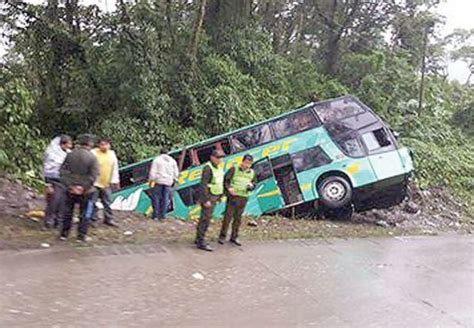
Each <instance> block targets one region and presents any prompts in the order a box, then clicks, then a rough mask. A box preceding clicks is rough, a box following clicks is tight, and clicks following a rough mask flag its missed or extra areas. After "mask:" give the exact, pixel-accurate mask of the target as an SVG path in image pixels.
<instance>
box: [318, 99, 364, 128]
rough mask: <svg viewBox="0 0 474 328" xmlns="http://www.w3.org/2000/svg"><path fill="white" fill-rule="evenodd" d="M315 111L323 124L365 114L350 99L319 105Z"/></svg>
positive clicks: (362, 109)
mask: <svg viewBox="0 0 474 328" xmlns="http://www.w3.org/2000/svg"><path fill="white" fill-rule="evenodd" d="M314 110H315V111H316V113H317V114H318V116H319V118H320V119H321V121H323V123H326V122H333V121H337V120H340V119H343V118H346V117H349V116H354V115H357V114H361V113H363V112H365V109H364V108H362V106H360V105H359V104H358V103H356V102H355V101H354V100H352V99H350V98H343V99H338V100H334V101H331V102H327V103H323V104H318V105H316V106H315V107H314Z"/></svg>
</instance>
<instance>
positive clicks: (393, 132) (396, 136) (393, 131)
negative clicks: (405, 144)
mask: <svg viewBox="0 0 474 328" xmlns="http://www.w3.org/2000/svg"><path fill="white" fill-rule="evenodd" d="M390 131H392V134H393V136H394V137H395V139H397V140H398V139H400V133H398V132H397V131H395V130H392V129H390Z"/></svg>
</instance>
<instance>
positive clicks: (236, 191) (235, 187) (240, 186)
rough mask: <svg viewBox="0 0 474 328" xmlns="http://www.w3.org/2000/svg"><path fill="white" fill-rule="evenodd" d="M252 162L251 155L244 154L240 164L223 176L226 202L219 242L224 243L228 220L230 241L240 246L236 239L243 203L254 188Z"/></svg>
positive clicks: (244, 203)
mask: <svg viewBox="0 0 474 328" xmlns="http://www.w3.org/2000/svg"><path fill="white" fill-rule="evenodd" d="M252 162H253V157H252V155H245V156H244V158H243V160H242V162H241V163H240V165H239V166H238V167H235V166H234V167H232V168H231V169H230V170H229V171H227V173H226V174H225V176H224V187H225V191H226V194H227V204H226V210H225V214H224V220H223V221H222V228H221V233H220V235H219V240H218V242H219V244H224V241H225V239H226V236H227V231H228V230H229V225H230V222H231V221H233V222H232V233H231V235H230V242H231V243H233V244H235V245H237V246H242V244H241V243H240V241H239V239H238V237H239V228H240V224H241V219H242V214H243V213H244V209H245V205H247V200H248V197H249V195H250V192H251V191H252V190H253V189H254V188H255V183H256V181H255V172H254V171H253V170H252Z"/></svg>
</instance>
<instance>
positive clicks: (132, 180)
mask: <svg viewBox="0 0 474 328" xmlns="http://www.w3.org/2000/svg"><path fill="white" fill-rule="evenodd" d="M151 162H152V161H148V162H145V163H142V164H138V165H135V166H133V167H130V168H126V169H123V170H120V173H119V174H120V187H121V188H126V187H129V186H133V185H137V184H140V183H144V182H146V181H147V180H148V173H149V172H150V166H151Z"/></svg>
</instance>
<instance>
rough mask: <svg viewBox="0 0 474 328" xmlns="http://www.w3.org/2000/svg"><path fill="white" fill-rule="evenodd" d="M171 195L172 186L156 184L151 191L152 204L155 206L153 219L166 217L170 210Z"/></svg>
mask: <svg viewBox="0 0 474 328" xmlns="http://www.w3.org/2000/svg"><path fill="white" fill-rule="evenodd" d="M170 196H171V187H170V186H167V185H162V184H156V185H155V186H154V187H153V189H152V191H151V197H152V198H151V205H152V207H153V214H152V218H153V219H156V218H157V219H164V218H165V216H166V212H167V210H168V206H169V201H170Z"/></svg>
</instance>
